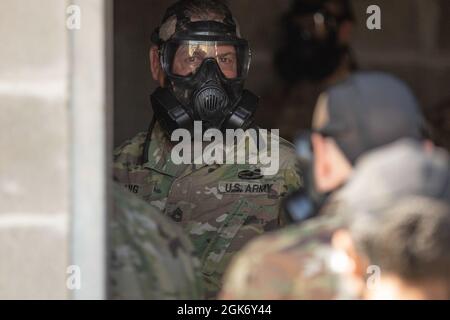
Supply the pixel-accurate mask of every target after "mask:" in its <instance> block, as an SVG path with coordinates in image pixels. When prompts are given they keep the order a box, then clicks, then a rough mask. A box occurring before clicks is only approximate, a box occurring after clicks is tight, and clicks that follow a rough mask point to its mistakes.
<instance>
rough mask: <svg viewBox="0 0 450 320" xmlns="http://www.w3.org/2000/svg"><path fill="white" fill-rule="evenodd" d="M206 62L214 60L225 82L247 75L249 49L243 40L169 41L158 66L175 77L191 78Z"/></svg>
mask: <svg viewBox="0 0 450 320" xmlns="http://www.w3.org/2000/svg"><path fill="white" fill-rule="evenodd" d="M206 59H214V60H215V61H216V62H217V65H218V66H219V69H220V71H221V72H222V74H223V76H224V77H225V78H226V79H242V78H245V77H246V76H247V74H248V69H249V65H250V50H249V49H248V45H247V43H246V41H233V42H223V41H194V40H186V41H170V42H168V43H167V44H166V46H165V47H164V49H163V52H162V65H163V67H164V69H165V71H166V73H167V74H169V75H170V76H175V77H190V76H192V75H195V74H196V72H197V71H198V70H199V68H200V66H201V65H202V63H203V62H204V61H205V60H206Z"/></svg>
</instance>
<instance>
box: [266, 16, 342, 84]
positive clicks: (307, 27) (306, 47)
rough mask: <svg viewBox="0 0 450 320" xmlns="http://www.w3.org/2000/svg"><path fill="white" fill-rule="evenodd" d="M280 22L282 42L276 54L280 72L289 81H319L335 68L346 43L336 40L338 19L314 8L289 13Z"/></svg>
mask: <svg viewBox="0 0 450 320" xmlns="http://www.w3.org/2000/svg"><path fill="white" fill-rule="evenodd" d="M285 21H286V22H285V23H284V25H283V32H284V35H285V40H284V42H285V44H284V45H282V46H281V47H280V49H279V50H278V52H277V53H276V55H275V65H276V67H277V69H278V71H279V73H280V75H281V76H282V77H283V78H284V79H285V80H287V81H288V82H290V83H297V82H299V81H302V80H309V81H321V80H323V79H325V78H326V77H327V76H329V75H331V74H332V73H333V72H334V71H336V69H337V68H338V66H339V64H340V63H341V61H342V57H343V56H344V55H345V54H346V53H347V52H348V47H347V46H344V45H341V44H339V39H338V29H339V23H338V21H337V19H336V18H334V17H333V16H331V15H329V14H327V13H325V12H322V11H317V12H315V13H311V14H305V15H294V14H291V15H289V16H288V17H287V18H286V20H285Z"/></svg>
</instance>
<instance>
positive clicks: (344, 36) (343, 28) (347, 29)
mask: <svg viewBox="0 0 450 320" xmlns="http://www.w3.org/2000/svg"><path fill="white" fill-rule="evenodd" d="M352 33H353V22H351V21H344V22H342V23H341V25H340V26H339V31H338V39H339V43H340V44H342V45H346V44H350V41H351V39H352Z"/></svg>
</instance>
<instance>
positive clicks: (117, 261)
mask: <svg viewBox="0 0 450 320" xmlns="http://www.w3.org/2000/svg"><path fill="white" fill-rule="evenodd" d="M113 201H114V210H113V214H112V215H110V216H109V220H108V223H109V229H108V237H109V242H108V248H109V255H108V298H109V299H126V300H130V299H133V300H135V299H137V300H197V299H203V298H204V296H203V287H202V279H201V273H200V261H199V259H198V258H197V257H196V256H195V250H194V247H193V245H192V243H191V242H190V240H189V238H188V236H187V235H186V234H185V233H184V232H183V230H182V229H181V228H180V227H179V226H177V225H176V224H175V223H174V222H173V221H171V220H170V219H168V218H167V217H164V216H163V215H162V213H161V211H160V210H159V209H157V208H155V207H153V206H151V205H149V204H147V203H145V202H144V201H143V200H140V199H139V198H137V197H136V196H134V195H132V194H130V193H129V192H127V191H125V190H123V188H122V187H120V186H119V185H114V188H113Z"/></svg>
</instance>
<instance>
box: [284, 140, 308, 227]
mask: <svg viewBox="0 0 450 320" xmlns="http://www.w3.org/2000/svg"><path fill="white" fill-rule="evenodd" d="M280 171H281V174H282V175H283V179H284V184H285V188H286V192H285V194H284V197H283V198H282V199H281V200H280V212H279V215H278V224H279V226H280V227H284V226H286V225H287V221H286V214H285V212H284V199H285V197H286V196H287V195H289V194H291V193H293V192H295V191H297V190H298V189H299V188H301V187H303V174H302V172H301V170H300V168H299V163H298V157H297V154H296V153H295V149H294V146H293V145H292V144H291V143H290V142H288V141H286V140H284V139H280Z"/></svg>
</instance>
